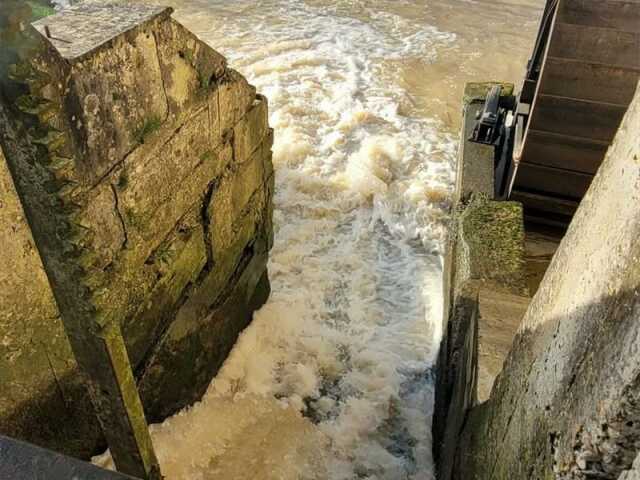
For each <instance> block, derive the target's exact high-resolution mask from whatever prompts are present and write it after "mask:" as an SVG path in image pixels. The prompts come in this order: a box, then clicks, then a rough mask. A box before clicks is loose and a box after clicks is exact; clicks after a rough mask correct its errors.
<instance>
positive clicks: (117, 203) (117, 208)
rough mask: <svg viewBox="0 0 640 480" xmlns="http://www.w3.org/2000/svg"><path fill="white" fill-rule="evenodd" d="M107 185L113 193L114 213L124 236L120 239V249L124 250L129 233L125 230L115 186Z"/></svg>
mask: <svg viewBox="0 0 640 480" xmlns="http://www.w3.org/2000/svg"><path fill="white" fill-rule="evenodd" d="M109 186H110V187H111V192H112V193H113V203H114V209H115V212H116V215H117V216H118V219H119V220H120V225H121V227H122V235H123V236H124V239H123V240H122V245H120V250H124V249H125V248H127V244H128V242H129V233H128V232H127V224H126V223H125V221H124V217H123V216H122V212H121V211H120V201H119V199H118V192H117V190H116V186H115V185H114V184H113V183H111V184H109Z"/></svg>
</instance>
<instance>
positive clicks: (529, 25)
mask: <svg viewBox="0 0 640 480" xmlns="http://www.w3.org/2000/svg"><path fill="white" fill-rule="evenodd" d="M175 3H176V4H175V7H176V14H175V18H177V19H178V20H179V21H181V22H182V23H184V24H185V25H186V26H187V27H188V28H189V29H191V30H192V31H194V32H195V33H196V34H198V35H199V36H200V37H201V38H202V39H203V40H205V41H206V42H208V43H209V44H210V45H212V46H213V47H214V48H215V49H217V50H219V51H220V52H221V53H223V54H224V55H226V56H227V58H228V59H229V63H230V65H231V66H232V67H233V68H236V69H237V70H239V71H240V72H241V73H242V74H243V75H245V76H246V77H248V78H249V80H250V81H251V83H253V84H254V85H255V86H256V87H257V89H258V91H259V92H261V93H263V94H265V95H266V96H267V97H268V99H269V109H270V123H271V126H272V127H274V128H275V144H274V164H275V168H276V197H275V203H276V209H275V225H276V241H275V246H274V248H273V251H272V253H271V259H270V263H269V270H270V275H271V281H272V296H271V298H270V300H269V302H268V303H267V304H266V305H265V306H264V307H263V308H262V309H261V310H260V311H259V312H257V314H256V315H255V319H254V321H253V324H252V325H251V326H250V327H249V328H248V329H247V330H246V331H245V332H244V333H243V334H242V336H241V338H240V340H239V342H238V344H237V345H236V347H235V348H234V350H233V352H232V354H231V356H230V357H229V359H228V360H227V362H226V363H225V365H224V367H223V369H222V370H221V371H220V373H219V374H218V376H217V377H216V378H215V379H214V381H213V382H212V383H211V386H210V388H209V390H208V392H207V394H206V395H205V397H204V398H203V399H202V402H200V403H199V404H197V405H195V406H193V407H192V408H189V409H187V410H185V411H183V412H181V413H179V414H177V415H175V416H174V417H172V418H170V419H168V420H166V421H165V422H164V423H163V424H161V425H154V426H153V427H152V435H153V439H154V444H155V446H156V449H157V454H158V456H159V460H160V463H161V465H162V469H163V473H164V475H165V476H166V478H167V479H168V480H179V479H180V480H182V479H184V480H187V479H188V480H200V479H202V480H204V479H225V480H236V479H237V480H240V479H242V480H244V479H256V480H271V479H273V480H275V479H282V480H298V479H300V480H302V479H317V480H322V479H330V480H351V479H369V480H374V479H375V480H405V479H406V480H409V479H411V480H429V479H433V478H434V477H433V466H432V459H431V453H430V452H431V435H430V423H431V418H430V412H431V409H432V400H433V370H432V369H433V363H434V358H435V356H436V354H437V348H438V343H439V340H440V336H441V322H442V318H441V311H442V309H441V301H442V300H441V297H442V292H441V285H440V284H441V264H442V240H443V237H444V234H445V229H446V225H447V223H446V221H447V218H448V214H449V208H450V196H451V192H452V184H453V181H454V161H455V150H456V141H457V128H458V123H459V118H460V112H459V105H460V100H461V93H462V88H463V85H464V82H466V81H469V80H476V81H477V80H493V79H499V80H512V81H517V80H518V79H519V78H520V77H521V76H522V72H523V70H524V64H525V61H526V57H527V55H528V53H529V50H530V48H531V44H532V37H533V34H534V32H535V29H536V26H537V21H538V17H539V11H540V8H541V7H542V3H543V2H542V1H541V0H520V1H511V2H508V1H505V2H487V1H479V0H478V1H475V0H411V1H409V0H337V1H325V0H308V1H301V0H260V1H247V0H235V1H229V0H178V1H177V2H175ZM97 461H102V462H106V461H107V460H106V458H102V459H97Z"/></svg>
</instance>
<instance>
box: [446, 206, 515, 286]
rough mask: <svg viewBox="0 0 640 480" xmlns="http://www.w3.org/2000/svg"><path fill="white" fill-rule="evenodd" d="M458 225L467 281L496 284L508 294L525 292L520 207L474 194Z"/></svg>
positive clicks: (460, 215)
mask: <svg viewBox="0 0 640 480" xmlns="http://www.w3.org/2000/svg"><path fill="white" fill-rule="evenodd" d="M458 222H459V223H458V228H459V235H460V240H461V242H463V244H464V247H465V248H464V249H463V254H464V255H465V257H466V258H465V259H464V262H465V266H466V267H467V271H468V273H469V277H470V278H472V279H479V280H495V281H497V282H499V283H502V284H504V286H506V287H508V288H509V289H510V290H513V291H517V292H522V291H524V290H525V281H524V279H525V276H524V223H523V215H522V205H521V204H519V203H517V202H496V201H491V200H488V198H487V197H486V196H485V195H479V194H474V195H472V196H471V199H470V201H469V203H468V205H467V206H466V208H465V209H464V210H463V211H462V213H461V214H459V220H458Z"/></svg>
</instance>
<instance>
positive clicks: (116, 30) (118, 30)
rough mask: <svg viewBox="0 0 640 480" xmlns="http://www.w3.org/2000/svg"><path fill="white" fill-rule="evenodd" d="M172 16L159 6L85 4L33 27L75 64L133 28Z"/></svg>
mask: <svg viewBox="0 0 640 480" xmlns="http://www.w3.org/2000/svg"><path fill="white" fill-rule="evenodd" d="M172 12H173V9H172V8H170V7H161V6H157V5H146V4H134V3H131V2H122V1H120V2H117V1H108V0H107V1H105V0H85V1H84V2H81V3H79V4H78V5H74V6H72V7H69V8H66V9H65V10H64V13H58V14H56V15H51V16H50V17H46V18H43V19H41V20H39V21H37V22H34V23H33V26H34V28H35V29H36V30H38V32H40V33H41V34H42V36H43V37H45V38H46V39H47V41H48V42H50V43H51V45H52V46H53V47H54V48H55V49H56V51H57V52H58V53H59V54H60V56H62V58H64V59H66V60H69V61H74V60H77V59H79V58H80V57H82V56H83V55H85V54H87V53H90V52H92V51H94V50H95V49H97V48H99V47H100V46H102V45H105V44H107V43H108V42H109V41H111V40H113V39H114V38H116V37H118V36H119V35H122V34H123V33H125V32H127V31H129V30H131V29H133V28H136V27H139V26H140V25H143V24H144V23H147V22H149V21H151V20H154V19H155V18H157V17H160V16H163V17H168V16H169V15H171V13H172ZM45 27H46V28H48V30H49V33H50V35H51V36H50V37H49V36H48V35H47V33H46V31H45V30H46V28H45Z"/></svg>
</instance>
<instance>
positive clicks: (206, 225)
mask: <svg viewBox="0 0 640 480" xmlns="http://www.w3.org/2000/svg"><path fill="white" fill-rule="evenodd" d="M217 187H218V182H217V181H216V180H214V181H213V182H211V183H210V184H209V186H208V187H207V191H206V192H205V194H204V197H203V199H202V207H201V208H200V222H201V224H202V233H203V238H204V246H205V250H206V252H207V264H206V265H205V268H204V269H203V272H201V276H203V275H206V274H208V273H209V272H210V271H211V270H212V269H213V264H214V259H213V245H212V244H211V237H210V235H209V231H210V226H211V219H210V218H209V204H210V203H211V198H212V197H213V192H214V191H215V190H216V188H217Z"/></svg>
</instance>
